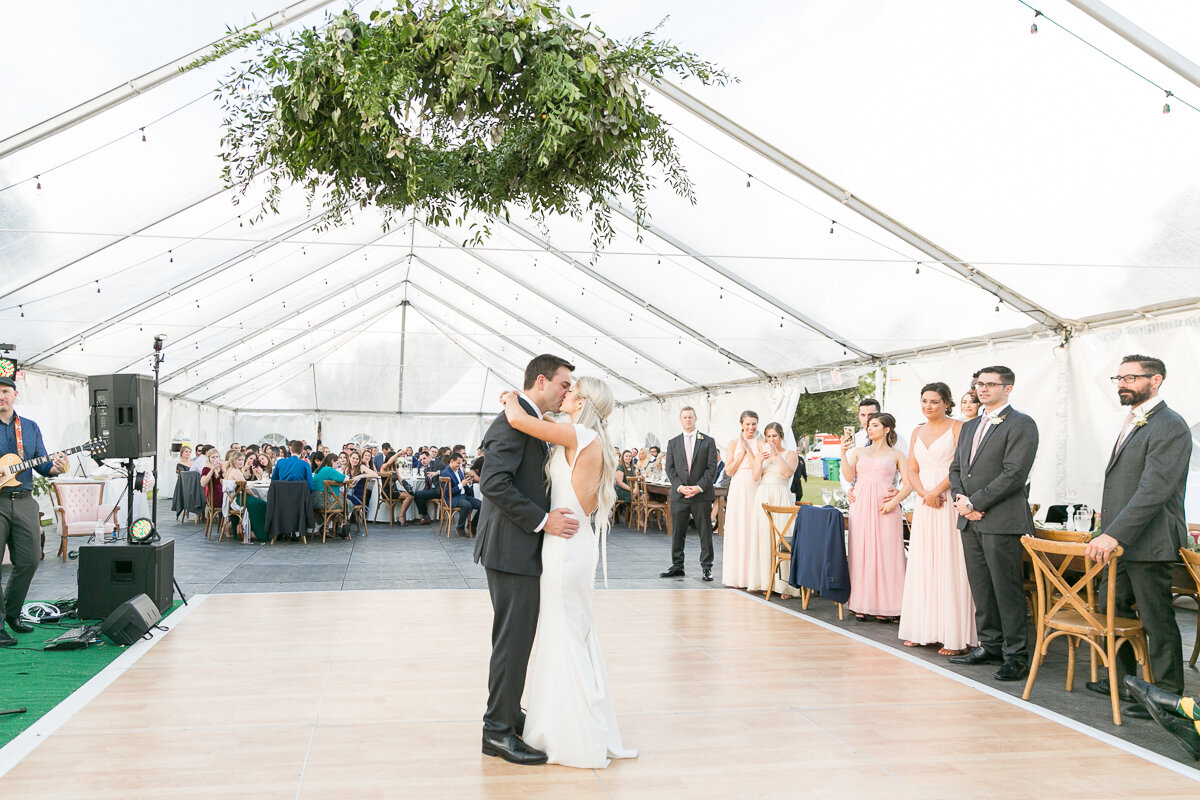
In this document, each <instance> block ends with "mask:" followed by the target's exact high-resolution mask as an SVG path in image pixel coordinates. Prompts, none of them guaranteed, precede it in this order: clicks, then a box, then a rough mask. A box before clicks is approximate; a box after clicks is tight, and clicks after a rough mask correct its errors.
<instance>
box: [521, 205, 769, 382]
mask: <svg viewBox="0 0 1200 800" xmlns="http://www.w3.org/2000/svg"><path fill="white" fill-rule="evenodd" d="M498 221H499V222H500V223H501V224H502V225H504V226H505V227H506V228H508V229H510V230H512V231H515V232H516V233H519V234H520V235H521V236H524V237H525V238H526V239H528V240H529V241H531V242H533V243H534V244H536V245H537V246H538V247H541V248H543V249H544V250H545V251H546V252H547V253H550V254H551V255H553V256H555V257H556V258H558V259H560V260H561V261H563V262H565V263H567V264H570V265H571V266H572V267H574V268H575V269H577V270H579V271H580V272H582V273H583V274H584V275H587V276H588V277H589V278H591V279H592V280H594V281H596V282H598V283H600V284H601V285H603V286H605V287H607V288H608V289H610V290H612V291H614V292H616V293H617V294H619V295H621V296H622V297H624V298H625V299H626V300H629V301H630V302H632V303H635V304H637V305H638V306H640V307H641V308H643V309H645V310H646V311H649V312H650V313H651V314H653V315H654V316H656V317H658V318H659V319H661V320H663V321H664V322H666V323H668V324H670V325H672V326H673V327H674V328H676V329H677V330H679V331H682V332H683V333H686V334H687V335H688V338H690V339H694V340H696V341H697V342H700V343H701V344H703V345H705V346H706V347H709V348H711V349H712V350H715V351H716V352H717V354H718V355H720V356H723V357H725V358H727V359H729V360H730V361H732V362H734V363H735V364H737V365H738V366H740V367H742V368H743V369H746V370H748V371H750V372H753V373H754V374H755V375H757V376H758V377H759V378H770V377H771V376H770V373H768V372H766V371H765V370H763V369H761V368H760V367H758V366H755V365H754V364H752V363H750V362H749V361H747V360H746V359H744V358H742V357H741V356H739V355H737V354H736V353H732V352H730V351H729V350H726V349H725V348H724V347H721V346H720V345H719V344H717V343H716V342H714V341H713V340H712V339H710V338H709V337H707V336H705V335H704V334H702V333H700V331H698V330H696V329H695V328H692V327H690V326H688V325H686V324H684V323H683V322H681V321H679V320H678V319H676V318H675V317H673V316H671V315H670V314H668V313H667V312H665V311H663V310H662V309H661V308H659V307H658V306H656V305H654V304H652V303H648V302H646V301H645V300H642V299H640V298H639V297H637V296H636V295H634V294H633V293H632V292H630V291H629V290H628V289H625V288H624V287H622V286H620V285H618V284H617V283H615V282H613V281H611V280H609V279H608V278H607V277H605V276H604V275H602V274H601V273H599V272H597V271H596V270H594V269H592V268H591V267H589V266H587V265H586V264H583V263H581V262H579V261H577V260H575V259H574V258H572V257H571V256H569V255H567V254H566V253H564V252H563V251H561V250H559V249H558V248H556V247H555V246H554V245H552V244H550V243H549V242H547V241H546V240H545V239H543V238H541V237H540V236H538V235H537V234H536V233H532V232H530V231H527V230H525V229H524V228H522V227H521V226H520V225H517V224H516V223H515V222H512V221H511V220H506V219H499V220H498ZM647 394H651V393H650V392H647Z"/></svg>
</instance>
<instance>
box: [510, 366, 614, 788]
mask: <svg viewBox="0 0 1200 800" xmlns="http://www.w3.org/2000/svg"><path fill="white" fill-rule="evenodd" d="M501 400H502V401H503V402H504V406H505V411H506V412H507V416H508V421H509V423H510V424H512V426H513V427H514V428H516V429H517V430H520V431H522V432H523V433H527V434H529V435H530V436H533V437H536V438H538V439H541V440H543V441H545V442H549V443H550V444H552V445H557V446H556V447H554V448H553V449H552V450H551V452H550V459H549V462H548V466H547V473H548V476H549V479H550V507H551V508H570V509H571V510H572V512H573V513H574V514H575V517H576V519H578V520H579V531H578V533H576V534H575V535H574V536H572V537H571V538H569V539H564V538H562V537H560V536H545V537H543V542H542V575H541V580H540V586H541V601H540V610H539V612H538V623H537V634H536V637H535V639H534V644H533V655H532V656H531V658H530V665H529V671H528V673H527V676H526V680H525V700H524V703H523V705H524V706H525V707H526V708H527V709H528V713H527V716H526V719H525V731H524V734H523V736H522V738H523V739H524V740H525V742H526V743H527V744H529V745H530V746H532V747H536V748H537V749H539V750H544V751H545V752H546V756H547V758H548V760H549V762H550V763H551V764H562V765H563V766H568V767H581V768H586V769H598V768H602V767H607V766H608V764H609V759H610V758H636V757H637V751H636V750H631V749H628V748H626V747H625V746H624V745H623V744H622V743H621V733H620V731H619V730H618V728H617V717H616V713H615V712H614V710H613V700H612V695H611V693H610V691H609V685H608V670H607V668H606V667H605V664H604V655H603V653H602V652H601V651H600V640H599V636H598V635H597V632H596V625H595V621H594V617H595V615H594V613H593V610H592V600H593V596H594V594H595V580H596V563H597V560H598V558H599V556H600V554H601V552H602V551H603V550H604V547H603V544H604V542H605V540H606V537H607V535H608V528H609V522H608V514H609V511H610V510H611V509H612V506H613V503H614V502H615V500H616V490H615V487H614V483H613V475H614V474H615V471H616V459H615V457H614V456H613V451H612V446H611V445H610V444H609V441H608V434H607V433H606V431H605V424H606V422H607V418H608V415H609V414H610V413H612V409H613V397H612V391H611V390H610V389H609V388H608V386H607V384H605V383H604V382H603V381H601V380H599V379H598V378H592V377H589V376H584V377H582V378H580V379H579V381H578V382H576V384H575V385H574V386H573V387H572V388H571V390H570V391H569V392H568V393H567V396H566V399H564V400H563V404H562V412H563V413H566V414H569V415H570V417H571V422H570V423H569V424H568V423H556V422H549V421H547V420H542V419H538V418H537V417H533V416H530V415H529V414H527V413H525V411H523V410H522V409H521V407H520V404H519V403H518V401H517V394H516V392H505V393H504V394H503V395H502V396H501ZM605 561H606V565H605V566H606V569H605V573H606V576H607V559H605Z"/></svg>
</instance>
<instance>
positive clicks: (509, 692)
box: [442, 355, 579, 764]
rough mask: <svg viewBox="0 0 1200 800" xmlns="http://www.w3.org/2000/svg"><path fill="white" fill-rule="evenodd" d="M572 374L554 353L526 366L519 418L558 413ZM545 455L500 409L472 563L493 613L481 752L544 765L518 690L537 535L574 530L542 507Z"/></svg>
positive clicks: (531, 613)
mask: <svg viewBox="0 0 1200 800" xmlns="http://www.w3.org/2000/svg"><path fill="white" fill-rule="evenodd" d="M574 369H575V367H574V366H572V365H571V364H570V363H569V362H567V361H566V360H564V359H561V358H559V357H558V356H552V355H541V356H538V357H536V358H534V359H533V360H532V361H530V362H529V364H528V366H526V367H525V386H524V390H523V391H522V392H521V393H520V402H521V407H522V408H523V409H525V413H526V414H530V415H532V416H536V417H541V416H542V415H543V414H545V413H546V412H549V411H558V409H559V406H561V405H562V401H563V397H565V396H566V394H567V390H569V389H570V388H571V372H572V371H573V370H574ZM546 454H547V445H546V443H545V442H542V441H540V440H538V439H535V438H533V437H532V436H529V435H527V434H524V433H521V432H520V431H518V430H517V429H516V428H514V427H513V426H512V425H510V424H509V422H508V416H507V415H506V414H505V413H504V412H503V411H501V412H500V413H499V414H498V415H497V416H496V419H495V420H493V421H492V424H491V426H490V427H489V428H488V430H487V433H486V434H484V437H483V463H484V468H483V480H482V482H481V484H480V488H481V489H482V490H483V497H484V499H485V500H486V501H487V502H486V503H484V504H483V510H482V512H481V514H480V517H479V526H478V527H479V529H478V531H477V535H476V537H475V561H476V563H480V562H482V564H483V566H484V569H485V572H486V573H487V583H488V592H489V593H490V594H491V597H492V612H493V617H492V659H491V662H490V664H489V669H488V704H487V711H485V712H484V714H483V753H484V755H489V756H498V757H500V758H503V759H504V760H505V761H511V762H512V763H514V764H544V763H545V762H546V754H545V753H543V752H542V751H541V750H537V749H536V748H533V747H530V746H529V745H527V744H525V741H524V740H523V739H522V738H521V733H522V731H523V729H524V725H525V722H524V715H523V714H521V692H522V690H524V688H525V670H526V668H527V667H528V665H529V653H530V650H531V649H532V648H533V636H534V633H535V632H536V631H537V620H538V610H539V606H540V601H541V598H540V594H541V584H540V578H539V576H540V575H541V574H542V534H544V533H548V534H550V535H552V536H562V537H564V538H567V539H569V538H570V537H571V536H573V535H574V534H575V532H576V531H577V530H578V529H579V520H577V519H573V518H572V516H571V513H572V512H571V510H570V509H568V508H556V509H553V510H551V509H550V496H549V492H548V491H547V488H546V474H545V469H544V468H545V464H546ZM442 513H443V514H445V513H449V510H447V509H443V510H442Z"/></svg>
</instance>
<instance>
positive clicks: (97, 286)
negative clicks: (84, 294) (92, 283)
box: [96, 281, 100, 294]
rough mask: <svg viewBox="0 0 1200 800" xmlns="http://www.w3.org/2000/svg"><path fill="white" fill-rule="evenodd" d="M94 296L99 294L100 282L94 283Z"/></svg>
mask: <svg viewBox="0 0 1200 800" xmlns="http://www.w3.org/2000/svg"><path fill="white" fill-rule="evenodd" d="M96 294H100V281H96Z"/></svg>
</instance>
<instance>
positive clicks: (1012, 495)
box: [950, 366, 1038, 681]
mask: <svg viewBox="0 0 1200 800" xmlns="http://www.w3.org/2000/svg"><path fill="white" fill-rule="evenodd" d="M1015 379H1016V377H1015V376H1014V375H1013V371H1012V370H1011V369H1009V368H1008V367H1000V366H997V367H984V368H983V369H981V370H980V371H979V377H978V379H977V381H976V383H975V391H976V393H977V394H978V395H979V402H980V403H981V404H982V405H983V409H981V410H980V413H979V416H977V417H976V418H975V419H972V420H968V421H967V422H966V424H964V425H963V427H962V431H961V433H960V434H959V437H958V447H957V448H956V449H955V451H954V459H953V461H951V462H950V491H951V492H952V493H953V495H954V497H955V501H954V510H955V511H957V512H958V515H959V516H958V529H959V531H960V532H961V534H962V541H963V556H964V557H965V559H966V562H967V580H968V581H969V582H970V584H971V596H972V597H973V598H974V600H975V627H976V628H977V629H978V631H979V646H978V647H976V648H974V649H973V650H972V651H971V652H969V653H966V654H964V655H961V656H954V657H953V658H951V659H950V661H951V662H952V663H955V664H1001V666H1000V669H999V671H998V672H996V679H997V680H1001V681H1016V680H1021V679H1022V678H1024V677H1025V676H1026V675H1028V674H1029V625H1028V623H1027V620H1026V616H1025V609H1026V606H1025V591H1024V589H1023V588H1022V581H1023V577H1024V575H1023V568H1022V563H1021V553H1022V548H1021V537H1022V536H1023V535H1025V534H1032V533H1033V514H1031V513H1030V511H1029V496H1028V489H1027V488H1026V484H1028V482H1029V471H1030V469H1032V468H1033V459H1034V457H1035V456H1036V455H1037V448H1038V429H1037V423H1036V422H1034V421H1033V418H1032V417H1030V416H1028V415H1027V414H1022V413H1021V412H1020V411H1017V410H1016V409H1015V408H1013V407H1012V406H1011V405H1009V402H1008V398H1009V395H1010V394H1012V389H1013V382H1014V381H1015Z"/></svg>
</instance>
